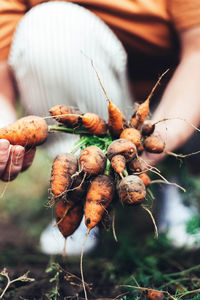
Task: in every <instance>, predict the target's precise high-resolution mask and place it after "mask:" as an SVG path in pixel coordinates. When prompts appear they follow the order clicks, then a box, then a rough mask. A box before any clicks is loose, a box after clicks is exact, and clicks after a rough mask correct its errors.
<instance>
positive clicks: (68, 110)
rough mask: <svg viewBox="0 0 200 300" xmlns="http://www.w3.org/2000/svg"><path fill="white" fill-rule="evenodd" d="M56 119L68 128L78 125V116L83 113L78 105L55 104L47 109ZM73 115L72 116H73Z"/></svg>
mask: <svg viewBox="0 0 200 300" xmlns="http://www.w3.org/2000/svg"><path fill="white" fill-rule="evenodd" d="M49 112H50V114H51V115H52V116H53V117H54V118H55V120H56V121H58V122H60V123H63V124H65V125H66V126H67V127H69V128H75V127H77V126H78V125H79V123H80V121H79V118H80V116H81V115H83V113H82V112H81V111H80V110H79V108H78V107H74V106H66V105H55V106H53V107H51V109H50V110H49ZM73 115H74V116H73Z"/></svg>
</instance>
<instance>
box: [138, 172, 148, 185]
mask: <svg viewBox="0 0 200 300" xmlns="http://www.w3.org/2000/svg"><path fill="white" fill-rule="evenodd" d="M138 176H139V177H140V179H142V181H143V183H144V185H145V187H148V186H149V185H150V183H151V179H150V177H149V176H148V175H147V173H141V174H139V175H138Z"/></svg>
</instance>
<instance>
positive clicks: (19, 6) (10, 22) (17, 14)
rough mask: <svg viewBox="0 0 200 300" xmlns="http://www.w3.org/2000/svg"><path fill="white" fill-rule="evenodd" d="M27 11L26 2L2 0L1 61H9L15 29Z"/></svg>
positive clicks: (0, 0) (0, 27)
mask: <svg viewBox="0 0 200 300" xmlns="http://www.w3.org/2000/svg"><path fill="white" fill-rule="evenodd" d="M26 10H27V5H26V4H25V2H24V0H0V61H4V60H7V58H8V55H9V50H10V46H11V43H12V38H13V34H14V32H15V28H16V26H17V24H18V22H19V21H20V19H21V18H22V17H23V15H24V14H25V12H26Z"/></svg>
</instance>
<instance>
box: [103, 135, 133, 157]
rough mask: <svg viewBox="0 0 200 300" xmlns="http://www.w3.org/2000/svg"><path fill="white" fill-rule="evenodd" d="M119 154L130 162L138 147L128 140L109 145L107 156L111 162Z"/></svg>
mask: <svg viewBox="0 0 200 300" xmlns="http://www.w3.org/2000/svg"><path fill="white" fill-rule="evenodd" d="M118 154H120V155H123V156H124V157H125V159H126V161H130V160H131V159H132V158H133V157H134V156H135V154H136V147H135V145H134V144H133V143H132V142H131V141H129V140H126V139H118V140H115V141H113V142H112V143H111V144H110V145H109V147H108V149H107V156H108V158H109V160H110V161H111V159H112V158H113V156H115V155H118Z"/></svg>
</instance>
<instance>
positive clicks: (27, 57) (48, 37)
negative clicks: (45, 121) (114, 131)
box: [9, 2, 132, 156]
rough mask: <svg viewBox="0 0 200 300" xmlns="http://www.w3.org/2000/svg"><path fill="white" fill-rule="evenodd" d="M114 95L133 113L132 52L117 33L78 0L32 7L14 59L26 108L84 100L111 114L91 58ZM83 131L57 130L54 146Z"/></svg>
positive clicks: (54, 149) (87, 106) (88, 107)
mask: <svg viewBox="0 0 200 300" xmlns="http://www.w3.org/2000/svg"><path fill="white" fill-rule="evenodd" d="M86 56H87V57H89V58H91V59H92V60H93V61H94V64H95V66H96V69H97V70H98V73H99V75H100V77H101V80H102V83H103V85H104V87H105V89H106V91H107V93H108V96H109V98H110V99H112V101H113V102H114V103H115V104H117V105H118V106H119V107H120V108H121V109H123V111H124V113H125V114H127V113H129V115H130V113H131V109H130V108H131V106H132V101H131V97H130V94H129V92H128V86H127V78H126V64H127V56H126V53H125V50H124V48H123V46H122V44H121V43H120V41H119V40H118V39H117V38H116V36H115V35H114V33H113V32H112V31H111V30H110V29H109V28H108V27H107V25H106V24H104V23H103V22H102V21H101V20H100V19H99V18H98V17H96V16H95V15H94V14H92V13H91V12H89V11H88V10H86V9H85V8H82V7H80V6H78V5H76V4H72V3H66V2H51V3H44V4H40V5H38V6H36V7H34V8H33V9H31V10H30V11H29V12H28V13H27V14H26V15H25V17H24V18H23V19H22V21H21V22H20V23H19V25H18V27H17V30H16V33H15V36H14V40H13V44H12V47H11V52H10V58H9V63H10V65H11V67H12V68H13V70H14V73H15V76H16V80H17V83H18V86H19V91H20V99H21V101H22V103H23V105H24V107H25V112H26V114H36V115H40V116H48V110H49V108H51V107H52V106H53V105H56V104H66V105H74V106H78V107H79V108H80V109H81V110H82V111H83V112H88V111H90V112H95V113H98V114H100V115H101V116H103V117H104V118H105V119H107V105H108V104H107V102H106V98H105V95H104V94H103V91H102V89H101V87H100V84H99V82H98V79H97V76H96V74H95V72H94V69H93V68H92V66H91V62H90V59H88V58H87V57H86ZM76 138H77V137H75V138H74V137H72V135H70V137H69V136H68V135H66V134H60V133H59V134H56V135H52V137H51V143H50V145H49V151H50V153H51V155H53V156H55V155H56V154H57V153H59V152H63V151H69V150H70V148H71V145H72V143H74V141H75V139H76Z"/></svg>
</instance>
